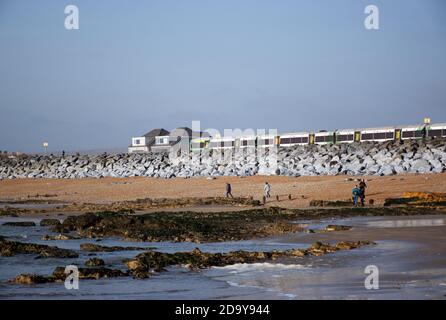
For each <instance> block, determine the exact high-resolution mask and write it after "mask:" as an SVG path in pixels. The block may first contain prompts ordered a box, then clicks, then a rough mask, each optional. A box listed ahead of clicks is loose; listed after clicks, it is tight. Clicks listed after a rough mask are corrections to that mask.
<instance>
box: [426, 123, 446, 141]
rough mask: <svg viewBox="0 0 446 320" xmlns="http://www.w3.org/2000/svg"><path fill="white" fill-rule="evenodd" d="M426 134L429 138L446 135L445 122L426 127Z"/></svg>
mask: <svg viewBox="0 0 446 320" xmlns="http://www.w3.org/2000/svg"><path fill="white" fill-rule="evenodd" d="M427 136H428V137H430V138H440V137H446V123H436V124H432V125H430V126H429V127H428V128H427Z"/></svg>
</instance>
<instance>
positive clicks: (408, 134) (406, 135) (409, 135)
mask: <svg viewBox="0 0 446 320" xmlns="http://www.w3.org/2000/svg"><path fill="white" fill-rule="evenodd" d="M414 136H415V131H403V138H413V137H414Z"/></svg>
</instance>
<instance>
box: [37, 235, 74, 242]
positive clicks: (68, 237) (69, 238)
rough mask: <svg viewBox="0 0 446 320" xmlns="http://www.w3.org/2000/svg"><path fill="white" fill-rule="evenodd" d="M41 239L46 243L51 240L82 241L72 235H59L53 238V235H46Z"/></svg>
mask: <svg viewBox="0 0 446 320" xmlns="http://www.w3.org/2000/svg"><path fill="white" fill-rule="evenodd" d="M41 239H42V240H44V241H49V240H77V239H80V238H79V237H76V236H72V235H70V234H58V235H55V236H51V235H48V234H46V235H44V236H42V238H41Z"/></svg>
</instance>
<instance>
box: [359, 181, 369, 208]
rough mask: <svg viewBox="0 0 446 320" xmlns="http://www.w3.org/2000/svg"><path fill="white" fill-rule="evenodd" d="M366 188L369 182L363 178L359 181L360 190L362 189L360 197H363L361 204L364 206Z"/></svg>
mask: <svg viewBox="0 0 446 320" xmlns="http://www.w3.org/2000/svg"><path fill="white" fill-rule="evenodd" d="M365 188H367V184H366V183H365V180H364V179H362V180H361V181H360V182H359V191H360V193H359V199H361V206H363V207H364V204H365Z"/></svg>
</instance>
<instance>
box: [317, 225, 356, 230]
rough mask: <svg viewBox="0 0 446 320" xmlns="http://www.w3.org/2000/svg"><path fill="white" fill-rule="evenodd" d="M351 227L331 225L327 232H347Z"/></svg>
mask: <svg viewBox="0 0 446 320" xmlns="http://www.w3.org/2000/svg"><path fill="white" fill-rule="evenodd" d="M351 228H352V227H351V226H343V225H339V224H329V225H328V226H326V227H325V229H324V230H325V231H347V230H351Z"/></svg>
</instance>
